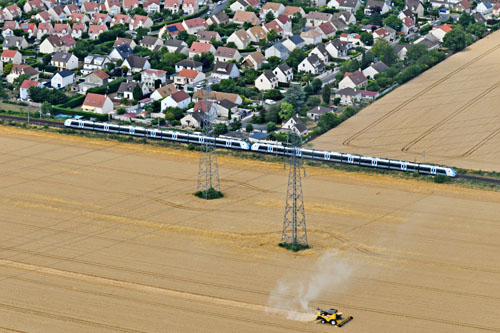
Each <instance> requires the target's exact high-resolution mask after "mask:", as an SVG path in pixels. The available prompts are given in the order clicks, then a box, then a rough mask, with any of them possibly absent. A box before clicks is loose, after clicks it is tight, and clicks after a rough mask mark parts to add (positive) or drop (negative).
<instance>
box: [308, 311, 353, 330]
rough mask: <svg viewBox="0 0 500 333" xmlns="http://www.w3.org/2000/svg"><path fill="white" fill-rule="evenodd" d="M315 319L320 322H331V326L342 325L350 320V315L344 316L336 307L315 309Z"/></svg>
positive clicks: (351, 318)
mask: <svg viewBox="0 0 500 333" xmlns="http://www.w3.org/2000/svg"><path fill="white" fill-rule="evenodd" d="M317 310H318V313H317V314H316V320H319V321H321V323H322V324H331V325H333V326H337V327H342V326H344V325H345V324H347V323H348V322H350V321H351V320H353V317H352V316H349V317H346V318H344V316H343V313H342V312H339V311H338V310H337V309H329V310H322V309H319V308H318V309H317Z"/></svg>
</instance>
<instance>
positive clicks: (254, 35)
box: [247, 26, 267, 43]
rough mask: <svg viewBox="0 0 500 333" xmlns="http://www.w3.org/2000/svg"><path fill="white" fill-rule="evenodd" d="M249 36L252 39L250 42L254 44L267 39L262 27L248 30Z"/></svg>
mask: <svg viewBox="0 0 500 333" xmlns="http://www.w3.org/2000/svg"><path fill="white" fill-rule="evenodd" d="M247 34H248V38H250V42H254V43H258V42H259V41H260V40H262V39H264V38H266V37H267V32H266V31H265V30H264V28H262V27H261V26H255V27H251V28H248V30H247Z"/></svg>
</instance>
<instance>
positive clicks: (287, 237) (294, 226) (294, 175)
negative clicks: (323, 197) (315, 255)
mask: <svg viewBox="0 0 500 333" xmlns="http://www.w3.org/2000/svg"><path fill="white" fill-rule="evenodd" d="M291 138H292V140H291V141H292V147H291V148H289V149H287V151H288V153H289V156H290V159H289V161H288V162H287V164H288V165H289V167H290V171H289V173H288V188H287V191H286V206H285V216H284V219H283V233H282V235H281V241H282V242H284V243H288V244H291V245H292V246H297V245H301V246H306V247H307V245H308V244H307V229H306V215H305V212H304V197H303V195H302V178H301V174H300V173H301V171H304V176H305V169H304V167H303V166H302V163H301V160H300V150H299V148H298V143H299V137H298V136H297V135H296V134H295V133H293V132H292V133H291Z"/></svg>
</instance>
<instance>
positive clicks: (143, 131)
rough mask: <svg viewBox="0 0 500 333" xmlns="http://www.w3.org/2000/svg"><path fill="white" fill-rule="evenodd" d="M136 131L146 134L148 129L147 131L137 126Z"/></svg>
mask: <svg viewBox="0 0 500 333" xmlns="http://www.w3.org/2000/svg"><path fill="white" fill-rule="evenodd" d="M135 133H136V134H139V135H141V134H142V135H144V134H146V131H145V130H144V129H139V128H137V129H136V130H135Z"/></svg>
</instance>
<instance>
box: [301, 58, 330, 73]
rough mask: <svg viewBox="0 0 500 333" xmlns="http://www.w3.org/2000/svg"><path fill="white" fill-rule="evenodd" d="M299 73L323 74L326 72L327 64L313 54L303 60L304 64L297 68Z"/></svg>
mask: <svg viewBox="0 0 500 333" xmlns="http://www.w3.org/2000/svg"><path fill="white" fill-rule="evenodd" d="M297 71H298V72H306V73H310V74H321V73H323V72H324V71H325V63H324V62H323V61H321V59H320V58H319V57H318V56H317V55H315V54H312V55H310V56H309V57H307V58H305V59H304V60H302V62H301V63H300V64H299V66H298V67H297Z"/></svg>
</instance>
